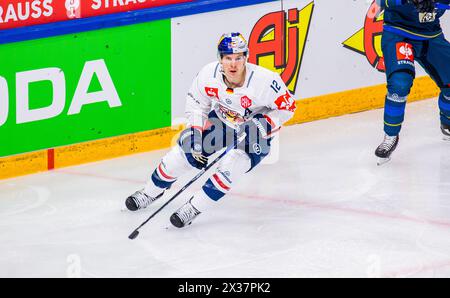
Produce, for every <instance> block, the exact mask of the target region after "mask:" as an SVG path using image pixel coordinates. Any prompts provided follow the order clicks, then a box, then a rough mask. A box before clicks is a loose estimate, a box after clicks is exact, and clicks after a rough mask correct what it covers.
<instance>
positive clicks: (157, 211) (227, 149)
mask: <svg viewBox="0 0 450 298" xmlns="http://www.w3.org/2000/svg"><path fill="white" fill-rule="evenodd" d="M246 136H247V135H246V134H245V133H242V134H241V135H239V136H238V139H237V141H236V142H234V144H233V145H230V146H228V147H226V149H225V150H224V151H223V152H222V153H220V155H219V156H218V157H217V158H216V159H214V160H213V161H212V162H211V163H210V164H209V165H207V166H206V167H205V168H204V169H202V170H201V171H200V172H199V173H198V174H197V175H195V177H194V178H192V179H191V181H189V182H188V183H187V184H186V185H185V186H183V188H181V189H180V190H179V191H178V192H177V193H176V194H174V195H173V196H172V197H171V198H170V200H168V201H167V202H166V203H165V204H164V205H162V206H161V207H160V208H159V209H158V210H156V211H155V212H154V213H153V214H152V215H150V217H149V218H147V220H146V221H144V222H143V223H142V224H141V225H140V226H139V227H137V228H136V229H135V230H134V231H133V232H132V233H131V234H130V235H129V236H128V238H129V239H135V238H136V237H137V236H138V235H139V229H140V228H142V227H143V226H144V225H145V224H146V223H147V222H148V221H149V220H150V219H152V218H153V217H154V216H155V215H156V214H158V213H159V211H161V210H162V209H163V208H164V207H166V206H167V205H168V204H169V203H170V202H172V201H173V200H174V199H175V198H176V197H178V195H179V194H181V193H182V192H183V191H185V190H186V188H188V187H189V186H190V185H191V184H192V183H194V182H195V181H197V179H198V178H200V177H201V176H202V175H203V174H204V173H205V172H206V171H208V170H209V169H210V168H211V167H212V166H213V165H215V164H216V163H217V162H218V161H219V160H221V159H222V158H223V157H224V156H225V155H226V154H227V153H228V152H230V151H231V150H233V149H236V148H237V147H238V145H239V144H240V143H241V142H242V141H243V140H244V139H245V137H246Z"/></svg>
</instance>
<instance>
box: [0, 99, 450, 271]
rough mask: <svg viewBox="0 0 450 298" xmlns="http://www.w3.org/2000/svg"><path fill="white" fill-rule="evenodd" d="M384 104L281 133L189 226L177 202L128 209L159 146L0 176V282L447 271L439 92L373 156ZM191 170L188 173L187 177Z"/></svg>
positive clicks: (448, 183) (449, 240) (411, 112)
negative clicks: (180, 223) (383, 153)
mask: <svg viewBox="0 0 450 298" xmlns="http://www.w3.org/2000/svg"><path fill="white" fill-rule="evenodd" d="M382 115H383V111H382V110H374V111H368V112H363V113H358V114H352V115H346V116H342V117H336V118H330V119H326V120H321V121H315V122H311V123H305V124H300V125H295V126H289V127H286V128H283V129H282V131H281V136H280V154H279V160H278V162H277V163H276V164H265V165H261V166H260V167H259V168H257V169H256V170H255V171H253V172H251V173H250V174H248V175H247V176H246V177H245V178H244V179H243V180H242V181H240V182H239V184H238V185H237V186H236V187H235V188H234V189H233V190H232V192H231V193H230V194H229V195H228V196H227V197H225V198H224V199H223V200H222V201H220V202H219V203H218V206H217V208H214V209H212V210H209V211H208V212H204V213H203V214H201V215H200V216H199V217H198V218H197V219H196V220H195V221H194V222H193V224H192V225H191V226H189V227H188V228H184V229H177V228H174V227H171V226H170V222H169V216H170V214H171V213H172V212H173V211H174V210H176V209H177V208H178V207H179V206H180V205H182V204H183V203H184V202H185V201H186V200H188V199H189V194H190V193H192V191H194V190H196V189H199V188H200V186H201V183H203V181H204V180H205V179H206V178H207V177H206V176H205V177H204V179H201V180H200V181H199V182H197V183H196V184H194V185H193V186H192V188H191V189H190V192H186V194H184V195H183V196H180V197H178V198H177V199H175V200H174V201H173V202H172V203H171V204H169V205H168V206H167V207H166V208H165V209H163V210H162V211H161V212H160V213H159V214H158V215H157V216H156V217H155V218H153V219H152V220H151V221H150V222H149V223H148V224H147V225H146V226H145V227H143V228H142V229H141V234H140V236H139V237H138V238H137V239H135V240H133V241H132V240H129V239H128V238H127V237H128V235H129V234H130V233H131V232H132V231H133V230H134V229H135V228H136V227H137V226H138V225H139V224H140V223H141V222H142V221H144V220H145V219H146V218H147V217H148V216H149V215H150V214H152V213H153V212H154V211H155V210H156V209H157V208H158V207H159V206H161V205H162V204H163V203H164V202H165V201H166V200H167V199H168V198H169V197H170V194H173V193H174V192H175V191H176V190H177V189H178V188H180V187H181V186H182V185H183V182H185V181H186V180H187V179H190V177H186V178H185V179H182V180H180V181H178V182H177V183H176V184H175V185H174V187H173V188H172V189H171V191H170V192H169V193H167V194H166V195H165V196H164V197H163V198H162V199H161V200H160V201H158V202H156V203H154V205H151V206H150V207H149V208H148V209H146V210H144V211H141V212H138V213H131V212H123V211H121V208H122V207H123V203H124V200H125V198H126V197H127V196H128V195H129V194H131V193H132V192H134V191H135V190H137V189H139V188H141V187H142V186H143V184H144V182H145V180H146V179H147V178H148V177H149V176H150V174H151V172H152V170H153V167H154V166H156V165H157V163H158V162H159V159H160V158H161V157H162V156H163V155H164V153H165V152H167V150H160V151H154V152H150V153H144V154H137V155H132V156H127V157H123V158H117V159H113V160H107V161H101V162H97V163H92V164H87V165H82V166H76V167H71V168H65V169H60V170H55V171H52V172H47V173H41V174H36V175H30V176H26V177H20V178H15V179H9V180H3V181H0V277H77V276H81V277H181V278H183V277H450V142H445V141H443V140H442V135H441V132H440V130H439V119H438V108H437V102H436V99H431V100H426V101H422V102H418V103H413V104H410V105H408V106H407V112H406V120H405V123H404V127H403V130H402V134H401V138H400V143H399V146H398V148H397V150H396V152H395V153H394V154H393V159H392V161H391V162H390V163H388V164H385V165H383V166H377V165H376V158H375V156H374V154H373V152H374V150H375V148H376V146H377V145H378V144H379V143H380V142H381V140H382V137H383V132H382ZM193 174H194V173H192V176H193Z"/></svg>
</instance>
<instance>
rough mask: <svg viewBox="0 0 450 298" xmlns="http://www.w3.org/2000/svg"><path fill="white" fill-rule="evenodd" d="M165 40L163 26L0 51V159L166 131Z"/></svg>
mask: <svg viewBox="0 0 450 298" xmlns="http://www.w3.org/2000/svg"><path fill="white" fill-rule="evenodd" d="M170 33H171V31H170V20H162V21H156V22H149V23H142V24H136V25H132V26H123V27H117V28H111V29H105V30H99V31H89V32H84V33H78V34H76V35H63V36H56V37H51V38H45V39H42V40H40V41H39V43H36V42H34V41H27V42H21V43H12V44H6V45H2V46H0V58H2V57H3V59H2V63H1V64H0V138H1V139H2V140H4V142H1V144H0V157H3V156H9V155H14V154H20V153H24V152H30V151H35V150H41V149H47V148H54V147H56V146H64V145H70V144H75V143H80V142H85V141H92V140H97V139H101V138H108V137H112V136H119V135H123V134H129V133H136V132H141V131H146V130H152V129H157V128H162V127H167V126H170V124H171V71H170V68H168V67H167V65H170V59H171V56H170V53H171V49H170V46H171V42H170V37H171V36H170ZM151 52H157V53H159V54H158V59H156V60H155V59H151V58H149V57H148V53H151ZM4 57H8V59H5V58H4ZM155 109H156V110H155ZM136 119H139V121H136Z"/></svg>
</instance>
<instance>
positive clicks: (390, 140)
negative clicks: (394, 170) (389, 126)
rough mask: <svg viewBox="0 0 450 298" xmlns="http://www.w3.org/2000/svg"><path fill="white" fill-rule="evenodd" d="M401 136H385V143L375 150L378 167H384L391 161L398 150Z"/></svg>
mask: <svg viewBox="0 0 450 298" xmlns="http://www.w3.org/2000/svg"><path fill="white" fill-rule="evenodd" d="M398 139H399V136H392V137H391V136H388V135H385V136H384V140H383V143H381V144H380V146H378V148H377V150H375V155H376V156H377V157H378V162H377V165H379V166H380V165H382V164H385V163H387V162H388V161H390V160H391V154H392V152H394V150H395V148H397V144H398Z"/></svg>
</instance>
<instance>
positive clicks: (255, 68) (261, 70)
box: [247, 62, 278, 78]
mask: <svg viewBox="0 0 450 298" xmlns="http://www.w3.org/2000/svg"><path fill="white" fill-rule="evenodd" d="M247 67H248V70H249V71H251V72H253V73H254V75H257V76H259V77H266V78H269V77H270V78H272V77H274V76H277V75H278V74H277V73H276V72H274V71H271V70H269V69H267V68H265V67H262V66H259V65H256V64H253V63H250V62H248V63H247Z"/></svg>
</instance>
